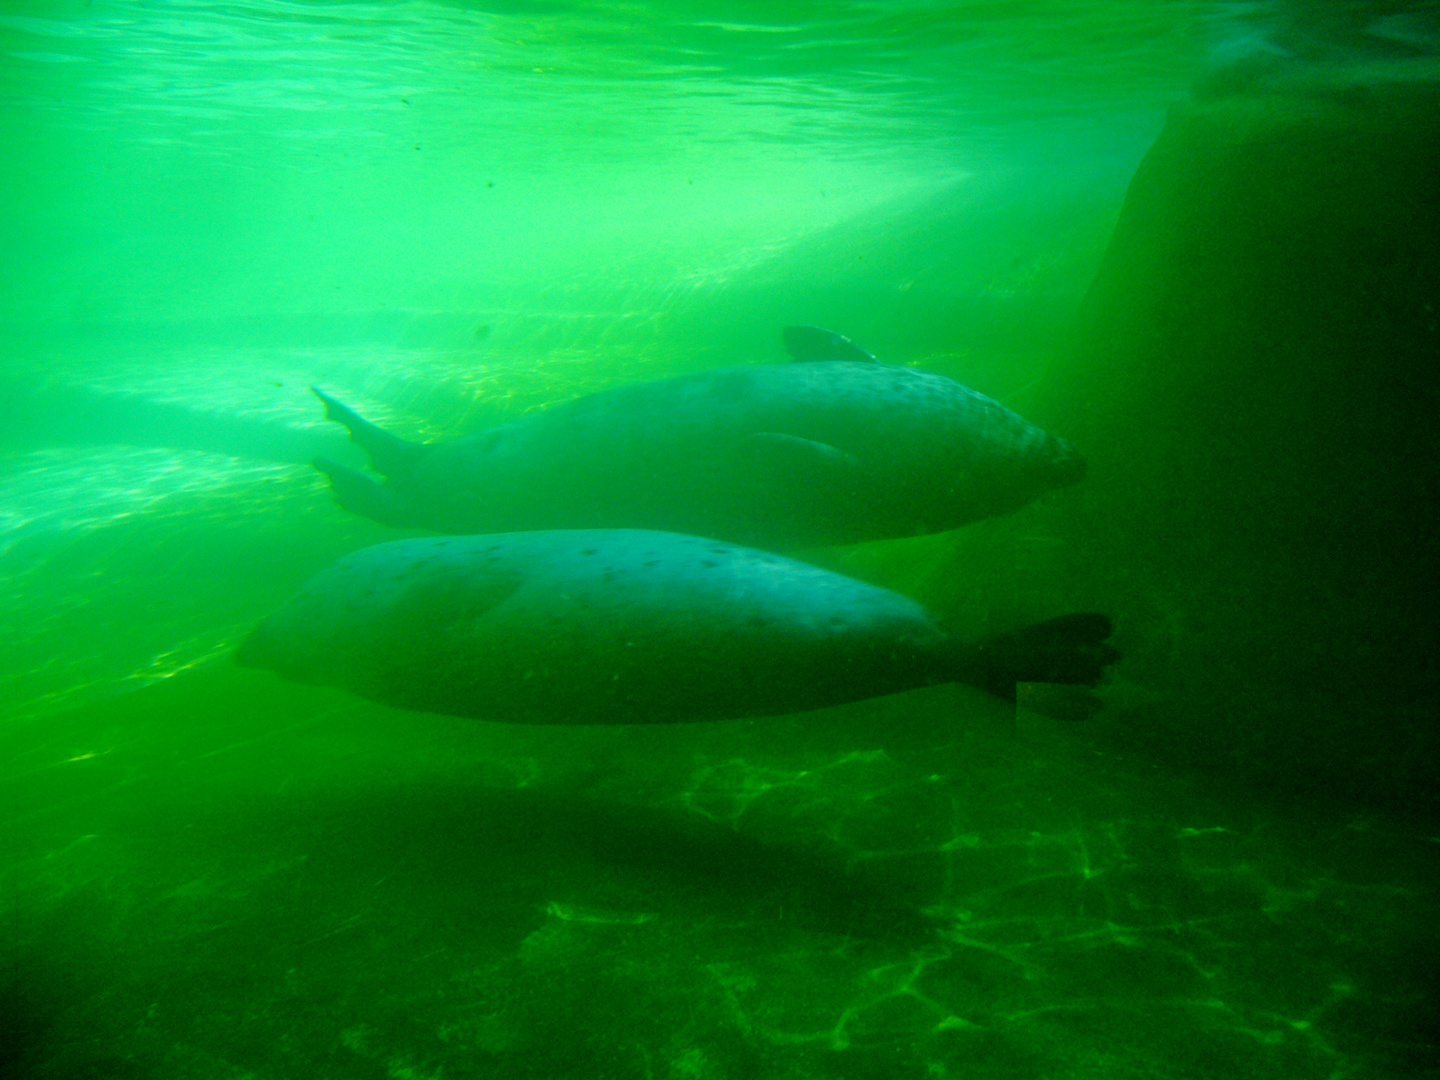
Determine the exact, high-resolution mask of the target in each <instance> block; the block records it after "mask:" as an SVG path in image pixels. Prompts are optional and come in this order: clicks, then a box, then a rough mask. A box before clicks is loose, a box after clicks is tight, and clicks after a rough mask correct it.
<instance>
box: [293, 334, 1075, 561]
mask: <svg viewBox="0 0 1440 1080" xmlns="http://www.w3.org/2000/svg"><path fill="white" fill-rule="evenodd" d="M786 341H787V344H788V346H789V347H790V348H791V351H792V352H794V353H795V354H796V355H797V356H803V357H806V358H807V359H805V360H803V361H802V362H798V363H791V364H780V365H754V366H748V367H733V368H722V369H719V370H715V371H707V372H702V373H699V374H696V375H686V376H681V377H677V378H671V379H660V380H656V381H653V382H645V383H637V384H634V385H630V386H622V387H617V388H615V389H612V390H606V391H603V392H600V393H596V394H591V395H589V396H587V397H582V398H578V399H575V400H573V401H568V402H565V403H562V404H559V405H555V406H553V407H551V408H548V409H545V410H543V411H540V412H535V413H531V414H530V415H528V416H526V417H524V418H522V419H520V420H516V421H513V422H511V423H508V424H503V425H501V426H498V427H494V428H491V429H489V430H487V431H482V432H479V433H478V434H475V435H470V436H467V437H464V438H460V439H455V440H451V441H444V442H438V443H428V444H423V445H422V444H416V443H409V442H406V441H404V440H402V439H399V438H397V437H396V436H394V435H391V434H389V433H388V432H385V431H382V430H381V429H379V428H377V427H375V426H374V425H373V424H371V423H369V422H368V421H366V420H365V419H364V418H362V417H360V416H359V415H358V414H356V413H355V412H354V411H352V410H351V409H349V408H348V407H347V406H345V405H343V404H342V403H341V402H339V401H338V400H336V399H335V398H333V397H331V396H330V395H328V394H325V393H324V392H322V391H320V390H318V389H317V391H316V393H317V394H319V395H320V397H321V398H322V399H323V400H324V401H325V403H326V407H327V415H328V416H329V417H330V419H332V420H337V421H339V422H341V423H343V424H344V425H345V426H346V427H348V428H349V429H350V432H351V437H352V438H353V439H354V440H355V442H357V443H358V444H359V445H360V446H361V447H362V448H363V449H364V450H365V451H366V452H367V453H368V454H369V455H370V458H371V461H372V463H373V464H374V466H375V469H376V471H377V472H379V473H381V474H383V475H384V476H385V480H384V481H383V482H377V481H376V480H374V479H372V478H371V477H369V476H367V475H365V474H363V473H360V472H357V471H356V470H353V469H349V468H347V467H345V466H342V465H338V464H335V463H334V462H330V461H328V460H324V459H321V460H318V461H317V462H316V465H317V467H318V468H320V469H321V470H322V471H324V472H325V473H326V474H327V475H329V477H330V479H331V484H332V486H333V488H334V490H335V493H336V496H337V498H338V499H339V501H340V503H341V505H342V506H344V507H346V508H347V509H349V510H351V511H353V512H355V513H358V514H361V515H363V516H365V517H370V518H373V519H375V520H377V521H380V522H383V523H385V524H388V525H394V526H398V527H402V528H417V529H428V530H431V531H434V532H444V533H455V534H470V533H482V532H510V531H518V530H526V529H558V528H566V529H575V528H644V529H658V530H666V531H673V532H681V533H690V534H694V535H699V536H712V537H718V538H721V539H724V540H727V541H730V542H732V543H745V544H754V545H757V546H760V547H765V548H771V549H781V550H785V549H794V548H799V547H807V546H820V545H831V544H849V543H858V542H860V541H864V540H880V539H888V538H893V537H902V536H913V535H917V534H921V533H930V532H941V531H944V530H947V529H953V528H957V527H959V526H961V525H965V524H967V523H969V522H972V521H976V520H979V519H981V518H986V517H991V516H994V515H997V514H1005V513H1008V512H1010V511H1012V510H1016V509H1019V508H1020V507H1022V506H1024V505H1025V504H1026V503H1028V502H1030V501H1031V500H1032V499H1034V498H1035V497H1036V496H1038V495H1040V494H1042V493H1043V492H1046V491H1049V490H1051V489H1054V488H1060V487H1065V486H1066V485H1069V484H1073V483H1075V482H1076V481H1077V480H1079V479H1080V478H1081V476H1082V475H1083V474H1084V470H1085V466H1084V462H1083V461H1082V460H1081V458H1080V456H1079V455H1078V454H1077V452H1076V451H1075V449H1074V448H1073V447H1072V446H1070V445H1069V444H1068V443H1066V442H1065V441H1064V440H1062V439H1059V438H1057V437H1055V436H1053V435H1050V434H1047V433H1046V432H1044V431H1042V430H1040V429H1039V428H1037V427H1035V426H1034V425H1033V424H1030V423H1028V422H1027V421H1025V420H1024V419H1022V418H1021V417H1019V416H1017V415H1016V414H1015V413H1013V412H1011V411H1010V410H1009V409H1006V408H1005V407H1003V406H1002V405H1000V404H999V403H997V402H995V401H992V400H991V399H990V398H988V397H985V396H984V395H983V394H979V393H976V392H975V391H974V390H969V389H967V388H966V387H964V386H961V385H960V384H959V383H957V382H954V381H953V380H951V379H947V378H945V377H944V376H941V375H934V374H929V373H926V372H923V371H915V370H912V369H909V368H899V367H890V366H887V365H884V364H880V363H876V362H873V361H870V360H867V359H864V358H865V357H867V356H868V354H867V353H865V352H864V351H863V350H861V349H859V348H858V347H857V346H855V345H854V344H853V343H851V342H849V341H847V340H846V339H845V338H842V337H840V336H839V335H836V334H829V333H828V332H826V331H821V330H818V329H816V328H813V327H792V328H789V329H787V331H786ZM825 355H828V356H834V357H839V359H823V360H821V359H813V357H816V356H825Z"/></svg>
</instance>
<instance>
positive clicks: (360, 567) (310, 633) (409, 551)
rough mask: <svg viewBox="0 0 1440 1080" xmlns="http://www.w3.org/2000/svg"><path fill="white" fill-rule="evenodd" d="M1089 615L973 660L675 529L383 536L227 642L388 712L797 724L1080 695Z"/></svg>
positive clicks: (1089, 681)
mask: <svg viewBox="0 0 1440 1080" xmlns="http://www.w3.org/2000/svg"><path fill="white" fill-rule="evenodd" d="M1109 632H1110V625H1109V620H1108V619H1106V618H1105V617H1104V616H1100V615H1078V616H1068V617H1065V618H1062V619H1060V620H1053V621H1052V622H1051V623H1047V624H1041V626H1040V627H1038V628H1031V630H1030V631H1022V632H1021V633H1020V634H1019V635H1011V636H1010V637H1008V638H1002V639H997V641H994V642H989V643H986V644H985V645H983V646H977V645H973V644H970V643H967V642H965V641H962V640H960V639H957V638H955V637H952V636H951V635H949V634H947V633H946V632H945V631H944V630H943V629H942V628H941V627H940V626H939V625H937V624H936V622H935V621H934V620H933V619H932V618H931V617H930V615H929V614H928V613H927V612H926V611H925V609H924V608H922V607H921V606H920V605H919V604H917V603H915V602H914V601H913V600H909V599H907V598H906V597H903V596H901V595H899V594H898V593H894V592H890V591H888V590H886V589H880V588H876V587H875V586H872V585H866V584H864V583H862V582H859V581H855V580H852V579H850V578H847V577H843V576H841V575H839V574H834V573H831V572H829V571H826V570H820V569H818V568H816V567H813V566H809V565H807V564H805V563H800V562H796V561H795V560H792V559H786V558H783V557H782V556H779V555H772V554H769V553H767V552H762V551H756V550H753V549H749V548H743V547H737V546H735V545H732V544H727V543H723V542H719V541H713V540H705V539H700V538H698V537H693V536H680V535H677V534H674V533H663V532H650V531H644V530H633V529H622V530H576V531H552V532H529V533H505V534H498V535H492V536H453V537H433V538H420V539H411V540H399V541H395V542H393V543H388V544H380V545H378V546H376V547H371V548H366V549H364V550H361V551H357V552H355V553H353V554H351V555H349V556H347V557H346V558H344V559H341V560H340V561H339V562H338V563H336V564H335V565H333V566H331V567H330V568H329V569H327V570H324V571H322V572H321V573H320V574H318V575H317V576H316V577H314V578H313V579H312V580H311V581H310V582H309V583H308V584H306V585H305V586H304V588H302V589H301V590H300V592H299V593H298V594H296V596H294V597H293V598H292V599H291V600H290V601H289V602H288V603H287V604H286V605H285V606H284V607H283V608H281V609H280V610H279V611H278V612H276V613H275V614H274V615H272V616H270V618H268V619H266V620H265V621H264V622H263V623H262V624H261V625H260V626H259V627H258V628H257V629H256V630H255V631H254V632H253V633H252V634H251V635H250V636H249V637H248V638H247V639H246V640H245V641H244V642H243V643H242V644H241V646H240V648H239V650H238V651H237V654H236V659H237V660H238V661H239V662H240V663H241V664H244V665H247V666H252V667H262V668H270V669H273V670H274V671H276V672H278V673H279V674H281V675H283V676H285V677H287V678H290V679H294V680H297V681H300V682H307V683H318V684H323V685H332V686H339V687H344V688H345V689H347V690H350V691H352V692H353V693H356V694H359V695H361V696H362V697H366V698H370V699H372V700H375V701H380V702H384V703H386V704H389V705H396V706H400V707H402V708H408V709H419V710H424V711H429V712H438V713H447V714H450V715H454V716H468V717H476V718H479V719H484V720H498V721H508V722H512V723H529V724H638V723H674V722H682V721H695V720H722V719H735V718H741V717H753V716H769V715H775V714H780V713H792V712H802V711H806V710H810V709H818V708H822V707H824V706H828V705H835V704H838V703H841V702H847V701H856V700H860V699H864V698H869V697H875V696H878V695H882V694H890V693H895V692H898V691H901V690H908V689H912V688H915V687H920V686H926V685H930V684H933V683H939V682H948V681H962V682H968V683H972V684H974V685H977V686H981V687H984V688H985V689H988V690H991V691H992V692H995V693H997V694H1000V695H1002V696H1011V697H1013V695H1014V687H1015V682H1016V681H1017V680H1023V681H1045V682H1056V683H1076V684H1082V685H1093V684H1094V683H1095V682H1096V680H1098V679H1099V678H1100V675H1101V673H1102V671H1103V669H1104V667H1105V666H1106V665H1107V664H1109V663H1110V662H1111V661H1112V660H1113V659H1114V655H1115V654H1114V652H1113V650H1111V649H1110V648H1109V646H1106V645H1104V644H1102V642H1103V640H1104V638H1105V637H1106V636H1108V634H1109Z"/></svg>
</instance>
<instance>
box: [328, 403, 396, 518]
mask: <svg viewBox="0 0 1440 1080" xmlns="http://www.w3.org/2000/svg"><path fill="white" fill-rule="evenodd" d="M310 389H311V390H313V391H314V392H315V396H316V397H318V398H319V399H320V400H321V401H323V402H324V403H325V419H327V420H334V421H336V422H337V423H341V424H344V425H345V427H346V428H347V429H349V431H350V440H351V441H352V442H353V443H355V445H356V446H358V447H360V449H361V450H364V451H365V453H366V454H368V455H369V457H370V464H371V465H373V466H374V467H375V471H376V472H378V473H382V474H384V475H385V476H404V475H405V474H406V473H408V472H409V471H410V469H411V467H412V466H413V465H414V464H415V460H416V459H417V458H418V457H419V456H420V455H421V453H423V452H424V447H423V446H421V445H420V444H419V443H412V442H406V441H405V440H404V439H402V438H400V436H398V435H392V434H390V432H388V431H386V430H385V429H384V428H379V427H376V426H375V425H374V424H372V423H371V422H370V421H369V420H366V419H365V418H364V417H363V416H361V415H360V414H359V413H357V412H356V411H355V410H354V409H352V408H350V406H349V405H346V404H345V403H344V402H343V401H337V400H336V399H335V398H333V397H331V396H330V395H329V394H327V393H325V391H324V390H321V389H320V388H319V387H318V386H312V387H310ZM330 464H333V463H330ZM316 468H318V469H320V471H321V472H323V473H326V474H328V475H329V476H330V479H331V481H332V482H333V481H334V480H335V474H334V473H333V472H331V470H330V468H328V467H324V466H321V465H319V463H318V462H317V464H316ZM334 468H336V469H342V468H344V466H343V465H335V466H334ZM346 471H347V472H354V470H353V469H349V470H346ZM355 475H356V476H359V475H360V474H359V473H356V474H355ZM361 479H364V478H363V477H361ZM335 493H336V494H337V495H339V494H340V489H339V487H336V489H335ZM341 505H342V506H343V505H345V501H344V499H343V497H342V499H341ZM367 516H369V515H367Z"/></svg>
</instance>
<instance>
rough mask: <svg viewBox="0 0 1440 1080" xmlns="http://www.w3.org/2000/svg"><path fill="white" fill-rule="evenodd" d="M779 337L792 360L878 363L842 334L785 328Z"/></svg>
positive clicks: (822, 330) (819, 329)
mask: <svg viewBox="0 0 1440 1080" xmlns="http://www.w3.org/2000/svg"><path fill="white" fill-rule="evenodd" d="M781 336H782V337H783V338H784V339H785V351H786V352H788V353H789V354H790V358H791V359H792V360H798V361H814V360H852V361H854V360H858V361H860V362H861V363H864V364H878V363H879V362H880V361H878V360H876V359H875V357H873V356H871V355H870V354H869V353H868V352H866V351H865V350H864V349H862V348H861V347H860V346H859V345H856V344H855V343H854V342H853V341H851V340H850V339H849V338H848V337H846V336H845V335H844V334H837V333H835V332H833V331H831V330H825V329H822V328H821V327H819V326H787V327H785V329H784V330H783V331H781Z"/></svg>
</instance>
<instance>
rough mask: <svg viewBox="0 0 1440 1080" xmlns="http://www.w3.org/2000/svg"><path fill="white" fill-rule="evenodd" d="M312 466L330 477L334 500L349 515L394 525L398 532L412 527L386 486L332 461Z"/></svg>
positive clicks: (323, 459) (326, 459) (316, 461)
mask: <svg viewBox="0 0 1440 1080" xmlns="http://www.w3.org/2000/svg"><path fill="white" fill-rule="evenodd" d="M311 464H312V465H314V466H315V468H317V469H319V470H320V471H321V472H322V473H324V474H325V475H326V476H328V477H329V478H330V490H331V491H333V492H334V493H335V501H336V502H338V503H339V504H340V505H341V506H342V507H344V508H345V509H346V510H349V511H350V513H352V514H358V515H359V516H360V517H367V518H369V519H370V520H371V521H378V522H379V523H380V524H381V525H393V526H395V527H396V528H397V529H404V528H408V527H410V525H411V524H412V523H411V522H408V521H406V520H405V516H404V513H403V508H402V507H401V505H400V502H399V500H398V499H396V498H395V493H394V492H393V491H391V490H390V488H389V487H388V486H387V485H385V484H378V483H376V482H375V481H374V480H372V479H370V477H368V476H366V475H365V474H364V473H362V472H360V471H359V470H357V469H352V468H350V466H349V465H341V464H340V463H339V462H338V461H331V460H330V459H329V458H323V457H319V458H316V459H315V460H314V461H313V462H311Z"/></svg>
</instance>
